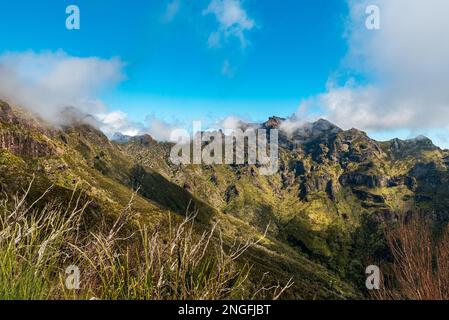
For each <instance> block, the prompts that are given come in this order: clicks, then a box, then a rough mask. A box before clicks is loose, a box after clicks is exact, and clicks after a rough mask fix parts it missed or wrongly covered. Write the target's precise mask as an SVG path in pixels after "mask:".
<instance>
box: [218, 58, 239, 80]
mask: <svg viewBox="0 0 449 320" xmlns="http://www.w3.org/2000/svg"><path fill="white" fill-rule="evenodd" d="M235 71H236V69H235V68H234V67H233V66H231V63H230V62H229V60H225V61H224V62H223V65H222V66H221V74H222V75H224V76H225V77H228V78H233V77H234V75H235Z"/></svg>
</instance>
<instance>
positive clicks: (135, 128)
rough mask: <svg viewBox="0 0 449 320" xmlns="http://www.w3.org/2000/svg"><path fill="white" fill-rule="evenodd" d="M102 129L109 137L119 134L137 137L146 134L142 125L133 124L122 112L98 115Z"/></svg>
mask: <svg viewBox="0 0 449 320" xmlns="http://www.w3.org/2000/svg"><path fill="white" fill-rule="evenodd" d="M96 117H97V119H98V120H99V121H100V123H101V124H100V129H101V130H102V131H103V132H104V133H105V134H106V135H107V136H109V137H112V136H113V135H114V134H115V133H117V132H119V133H122V134H124V135H127V136H136V135H140V134H142V133H144V132H145V129H144V127H143V125H142V124H140V123H137V122H133V121H131V120H130V119H129V118H128V115H127V114H126V113H124V112H122V111H112V112H109V113H102V114H97V115H96Z"/></svg>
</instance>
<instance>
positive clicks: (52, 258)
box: [0, 184, 292, 300]
mask: <svg viewBox="0 0 449 320" xmlns="http://www.w3.org/2000/svg"><path fill="white" fill-rule="evenodd" d="M30 188H31V184H30ZM30 188H29V189H28V190H25V191H24V193H23V194H22V195H21V196H15V197H13V198H12V199H9V198H8V197H7V195H4V200H3V201H1V202H0V299H91V298H95V299H146V300H170V299H176V300H186V299H202V300H206V299H210V300H217V299H251V298H259V297H261V296H262V295H263V296H264V297H266V298H271V299H278V298H279V297H280V296H281V295H282V293H283V292H284V291H285V290H286V289H287V288H289V287H290V286H291V285H292V284H291V283H290V282H289V283H287V285H285V286H273V287H267V288H266V287H264V286H263V279H261V283H260V284H259V285H258V286H257V287H255V286H254V284H250V283H249V274H250V272H251V267H250V266H249V265H248V264H245V263H242V262H241V261H240V260H241V259H240V258H241V257H242V255H244V253H245V252H246V250H248V248H250V247H251V246H253V245H257V242H251V241H247V242H245V243H239V242H237V241H236V242H235V243H234V244H233V245H230V246H226V245H225V244H224V243H223V241H222V240H221V239H222V237H221V234H220V232H219V231H217V230H218V228H217V225H214V226H212V227H211V228H210V230H208V231H205V232H203V233H198V231H197V228H196V227H195V216H190V217H186V218H185V219H184V221H182V222H174V221H172V219H171V217H167V219H166V220H165V221H163V222H161V224H160V225H159V226H158V227H156V228H153V229H151V230H150V229H149V227H148V226H146V225H141V224H139V222H138V221H136V220H135V219H134V213H133V210H132V203H133V198H132V197H131V200H130V202H129V204H128V205H127V206H126V207H125V208H123V210H122V211H121V213H120V214H119V215H118V217H116V219H115V220H114V222H112V223H104V224H101V225H100V226H99V227H98V228H96V229H95V231H92V232H87V233H86V232H82V233H81V232H80V224H81V221H82V218H83V215H84V214H85V212H86V208H87V205H88V204H83V205H80V203H79V202H80V198H79V197H78V198H76V197H75V196H73V197H72V199H71V200H70V203H69V204H68V205H67V208H71V209H70V210H68V209H65V208H63V207H62V205H60V204H59V205H58V204H55V203H48V204H46V205H44V206H42V205H41V206H39V207H40V209H37V206H36V205H37V204H38V203H40V202H41V201H42V199H43V197H44V196H45V194H44V195H42V197H41V198H39V199H38V200H37V201H35V202H33V203H31V204H27V197H28V194H29V191H30ZM69 265H76V266H78V267H79V269H80V289H79V290H69V289H67V288H66V286H65V279H66V277H67V274H65V270H66V268H67V267H68V266H69Z"/></svg>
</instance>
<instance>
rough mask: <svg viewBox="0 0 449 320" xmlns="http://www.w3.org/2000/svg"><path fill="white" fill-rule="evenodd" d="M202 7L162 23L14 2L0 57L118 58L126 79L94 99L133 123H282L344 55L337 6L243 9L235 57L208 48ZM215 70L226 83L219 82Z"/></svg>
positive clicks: (154, 16) (5, 15) (228, 47)
mask: <svg viewBox="0 0 449 320" xmlns="http://www.w3.org/2000/svg"><path fill="white" fill-rule="evenodd" d="M209 2H210V1H206V0H204V1H202V0H198V1H183V2H182V3H180V5H179V11H178V12H177V14H176V16H175V17H173V19H172V21H166V19H165V20H164V17H165V16H164V15H165V14H166V10H167V5H168V4H169V3H170V1H136V0H134V1H129V2H125V1H118V0H108V1H105V0H78V1H57V2H56V1H53V0H43V1H38V2H35V1H33V2H31V1H23V0H18V1H15V2H10V3H9V4H8V10H2V11H1V13H0V39H2V41H0V52H4V51H26V50H33V51H36V52H39V51H41V50H58V49H62V50H64V51H65V52H66V53H67V54H69V55H73V56H80V57H90V56H98V57H102V58H110V57H115V56H118V57H120V58H121V59H122V61H124V62H125V63H126V67H125V74H126V77H127V79H126V81H123V82H122V83H121V84H120V85H119V86H118V87H117V89H116V90H114V91H113V92H109V93H108V94H107V95H105V96H104V99H105V101H106V102H107V103H108V105H110V106H111V108H113V109H116V108H118V109H121V110H123V111H125V112H127V113H128V114H129V115H131V116H132V117H133V119H135V120H139V117H142V115H144V114H148V113H150V114H151V113H157V114H159V115H161V116H163V117H170V116H171V115H173V114H176V116H177V117H179V118H184V117H191V116H195V117H203V116H204V115H206V114H216V115H217V116H223V115H227V114H230V113H236V114H241V115H242V116H249V117H251V118H254V119H255V120H262V119H265V118H267V117H268V116H270V115H273V113H276V114H278V115H281V116H287V115H290V114H292V113H294V112H295V110H296V108H297V106H298V104H299V102H300V100H301V99H302V98H304V97H307V96H309V95H313V94H316V93H318V92H321V91H322V90H324V89H325V84H326V81H327V77H328V75H329V73H331V72H332V71H333V70H335V69H336V68H337V67H338V64H339V62H340V59H341V57H342V56H343V55H344V54H345V50H346V44H345V42H344V41H343V39H342V33H343V24H342V21H343V17H344V15H345V12H346V10H347V8H346V5H345V3H344V2H343V1H339V0H308V1H297V0H285V1H283V4H282V6H279V5H278V2H277V1H257V0H248V1H245V2H244V6H245V10H246V12H247V14H248V16H250V17H251V19H253V20H254V21H255V24H256V26H255V27H254V28H253V29H251V30H248V31H247V32H246V33H245V37H246V39H247V41H248V42H249V44H248V45H247V46H246V47H244V48H242V46H241V43H240V41H239V40H238V39H237V38H235V37H229V39H227V41H225V42H226V43H223V44H222V45H221V47H219V48H210V47H209V45H208V37H209V35H210V34H211V32H213V31H214V30H216V29H217V28H218V24H217V21H216V19H215V18H214V17H213V15H203V11H204V10H205V9H206V8H207V7H208V4H209ZM73 3H76V4H77V5H78V6H79V8H80V12H81V29H80V30H76V31H68V30H66V28H65V18H66V15H65V8H66V7H67V5H69V4H73ZM24 8H27V10H24ZM285 8H288V10H285ZM225 61H228V64H229V65H230V68H231V69H232V70H233V74H232V76H227V75H223V74H222V68H223V64H224V63H225Z"/></svg>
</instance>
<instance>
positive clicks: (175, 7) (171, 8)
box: [162, 0, 181, 23]
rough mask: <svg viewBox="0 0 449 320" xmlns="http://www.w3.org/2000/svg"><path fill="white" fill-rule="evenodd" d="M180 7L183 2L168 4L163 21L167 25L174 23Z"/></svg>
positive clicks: (177, 0)
mask: <svg viewBox="0 0 449 320" xmlns="http://www.w3.org/2000/svg"><path fill="white" fill-rule="evenodd" d="M180 7H181V1H180V0H173V1H170V2H169V3H168V4H167V7H166V9H165V13H164V16H163V17H162V21H163V22H165V23H168V22H171V21H173V19H174V18H175V17H176V15H177V14H178V12H179V9H180Z"/></svg>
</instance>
